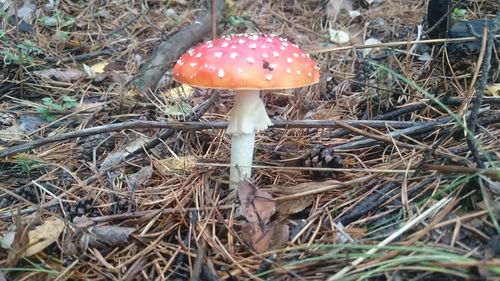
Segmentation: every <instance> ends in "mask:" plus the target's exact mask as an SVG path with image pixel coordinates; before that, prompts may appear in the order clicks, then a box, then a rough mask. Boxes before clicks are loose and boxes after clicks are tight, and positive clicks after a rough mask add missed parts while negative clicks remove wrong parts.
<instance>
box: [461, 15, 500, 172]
mask: <svg viewBox="0 0 500 281" xmlns="http://www.w3.org/2000/svg"><path fill="white" fill-rule="evenodd" d="M498 17H500V15H498V14H497V19H498ZM496 28H497V25H496V22H495V21H491V20H488V21H486V22H485V26H484V32H483V36H486V37H487V39H488V40H487V42H486V54H485V56H484V61H483V67H482V70H481V72H482V77H481V81H480V82H479V86H478V88H477V94H476V96H475V98H474V99H473V100H472V108H471V113H470V117H469V119H468V122H467V125H468V127H469V132H470V134H467V145H468V146H469V148H470V150H471V152H472V157H473V158H474V161H475V162H476V164H477V166H478V167H479V168H484V162H483V160H482V159H481V157H480V153H479V148H478V147H477V144H476V142H477V140H476V139H475V136H474V135H475V132H476V127H477V121H478V116H479V108H480V107H481V103H482V101H483V96H484V89H485V88H486V82H487V81H488V73H489V71H490V67H491V56H492V50H493V40H494V34H495V32H496ZM483 45H484V44H483Z"/></svg>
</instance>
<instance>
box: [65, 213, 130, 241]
mask: <svg viewBox="0 0 500 281" xmlns="http://www.w3.org/2000/svg"><path fill="white" fill-rule="evenodd" d="M73 224H74V226H75V228H76V230H77V231H78V232H80V233H82V236H81V237H80V245H81V247H82V248H84V249H85V248H87V245H88V246H92V247H99V248H104V247H114V246H117V245H124V244H127V243H128V238H129V237H130V234H132V233H133V232H134V231H136V229H135V228H133V227H123V226H116V225H103V226H95V225H94V222H93V221H92V220H90V219H89V218H87V217H75V218H74V219H73Z"/></svg>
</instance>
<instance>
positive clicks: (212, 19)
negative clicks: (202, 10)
mask: <svg viewBox="0 0 500 281" xmlns="http://www.w3.org/2000/svg"><path fill="white" fill-rule="evenodd" d="M215 2H216V0H211V5H210V12H211V14H210V26H211V27H212V28H211V29H212V40H214V39H215V38H217V9H216V8H215V7H216V3H215Z"/></svg>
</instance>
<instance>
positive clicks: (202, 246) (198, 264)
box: [189, 237, 207, 281]
mask: <svg viewBox="0 0 500 281" xmlns="http://www.w3.org/2000/svg"><path fill="white" fill-rule="evenodd" d="M206 254H207V242H205V240H204V239H203V237H201V238H200V241H199V242H198V251H197V253H196V258H195V260H194V264H193V271H192V273H191V278H190V279H189V280H191V281H199V280H201V278H200V277H201V271H202V269H203V262H204V261H205V256H206Z"/></svg>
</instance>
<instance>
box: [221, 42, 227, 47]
mask: <svg viewBox="0 0 500 281" xmlns="http://www.w3.org/2000/svg"><path fill="white" fill-rule="evenodd" d="M220 46H221V47H222V48H225V47H227V46H229V43H227V42H224V43H222V44H221V45H220Z"/></svg>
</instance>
